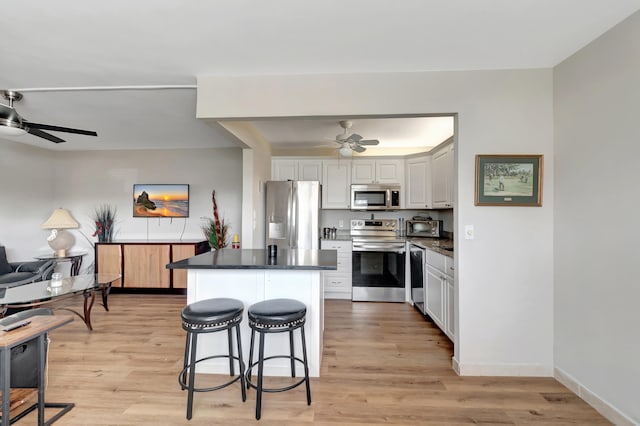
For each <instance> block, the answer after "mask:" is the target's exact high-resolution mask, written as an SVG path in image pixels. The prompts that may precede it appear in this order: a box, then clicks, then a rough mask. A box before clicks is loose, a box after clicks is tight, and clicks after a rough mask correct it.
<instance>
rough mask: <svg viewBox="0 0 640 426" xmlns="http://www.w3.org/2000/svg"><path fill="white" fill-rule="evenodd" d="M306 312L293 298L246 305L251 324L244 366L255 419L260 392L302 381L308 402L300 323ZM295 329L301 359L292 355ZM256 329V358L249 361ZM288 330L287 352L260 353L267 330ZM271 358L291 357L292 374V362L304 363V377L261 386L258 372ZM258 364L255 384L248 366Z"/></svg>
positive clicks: (293, 369) (305, 356) (283, 388)
mask: <svg viewBox="0 0 640 426" xmlns="http://www.w3.org/2000/svg"><path fill="white" fill-rule="evenodd" d="M306 315H307V307H306V306H305V304H304V303H302V302H299V301H297V300H293V299H271V300H265V301H263V302H258V303H255V304H253V305H251V306H250V307H249V310H248V311H247V316H248V318H249V327H251V346H250V349H249V367H248V369H247V388H249V387H252V388H254V389H256V390H257V395H256V419H257V420H260V415H261V411H262V392H284V391H288V390H291V389H293V388H295V387H297V386H299V385H301V384H302V383H305V384H306V387H307V405H311V389H310V387H309V366H308V364H307V345H306V341H305V337H304V323H305V320H306ZM296 329H299V330H300V336H301V340H302V359H300V358H297V357H296V356H295V352H294V347H293V331H294V330H296ZM256 332H257V333H258V334H259V335H260V343H259V346H258V361H256V362H254V361H253V348H254V341H255V334H256ZM285 332H288V333H289V355H273V356H269V357H266V358H265V357H264V340H265V335H266V334H268V333H285ZM274 358H289V359H290V360H291V377H296V370H295V362H296V361H297V362H300V363H302V365H303V366H304V378H302V379H301V380H299V381H297V382H295V383H294V384H292V385H290V386H285V387H282V388H264V387H263V386H262V383H263V380H262V372H263V367H264V361H267V360H270V359H274ZM256 365H257V366H258V384H257V385H256V384H254V383H253V382H252V381H251V370H252V368H253V367H254V366H256Z"/></svg>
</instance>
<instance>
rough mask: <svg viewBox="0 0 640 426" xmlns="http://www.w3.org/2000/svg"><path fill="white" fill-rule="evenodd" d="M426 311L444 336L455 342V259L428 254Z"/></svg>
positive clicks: (433, 252) (429, 252)
mask: <svg viewBox="0 0 640 426" xmlns="http://www.w3.org/2000/svg"><path fill="white" fill-rule="evenodd" d="M425 270H426V273H427V278H426V280H425V281H426V292H425V293H426V294H425V299H426V300H425V311H426V312H427V314H428V315H429V316H430V317H431V319H432V320H433V322H434V323H436V325H437V326H438V327H440V329H441V330H442V331H443V332H444V334H446V335H447V337H449V339H451V341H454V339H455V330H456V311H455V284H454V283H455V281H454V278H453V274H454V271H453V258H451V257H449V256H445V255H442V254H440V253H436V252H435V251H432V250H427V252H426V268H425Z"/></svg>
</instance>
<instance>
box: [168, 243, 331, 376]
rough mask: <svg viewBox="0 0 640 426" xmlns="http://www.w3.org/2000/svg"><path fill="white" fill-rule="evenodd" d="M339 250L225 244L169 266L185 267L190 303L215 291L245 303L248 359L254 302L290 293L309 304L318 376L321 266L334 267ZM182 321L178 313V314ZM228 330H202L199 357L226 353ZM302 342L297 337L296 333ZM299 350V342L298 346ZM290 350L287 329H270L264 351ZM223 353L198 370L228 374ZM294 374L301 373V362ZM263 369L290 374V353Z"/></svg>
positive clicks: (310, 346)
mask: <svg viewBox="0 0 640 426" xmlns="http://www.w3.org/2000/svg"><path fill="white" fill-rule="evenodd" d="M336 266H337V255H336V251H335V250H286V249H279V250H278V253H277V256H276V257H269V256H268V255H267V250H260V249H249V250H245V249H242V250H239V249H221V250H216V251H211V252H207V253H203V254H200V255H197V256H194V257H190V258H188V259H184V260H181V261H178V262H174V263H170V264H168V265H167V268H169V269H187V303H193V302H197V301H200V300H204V299H209V298H214V297H231V298H234V299H238V300H241V301H242V302H244V305H245V313H244V319H243V321H242V324H241V335H242V350H243V352H244V354H243V357H244V360H245V363H248V360H249V343H250V338H251V329H250V328H249V325H248V321H247V313H246V311H247V309H248V308H249V306H250V305H252V304H254V303H256V302H260V301H263V300H267V299H276V298H289V299H296V300H299V301H301V302H302V303H304V304H305V305H306V306H307V320H306V324H305V334H306V338H307V355H308V358H309V375H310V376H312V377H319V376H320V361H321V358H322V332H323V330H324V295H323V284H322V283H323V277H322V274H323V271H327V270H335V269H336ZM177 320H178V321H179V318H177ZM226 339H227V336H226V334H225V333H211V334H204V335H201V336H200V337H199V339H198V340H199V342H198V343H199V344H198V354H197V356H198V358H200V357H202V356H205V354H212V351H218V353H224V351H225V350H226V347H227V344H226ZM294 342H295V343H296V344H297V345H299V343H298V342H299V339H297V338H296V339H294ZM296 351H297V353H301V350H300V348H297V349H296ZM288 352H289V339H288V334H287V333H277V334H273V335H269V336H268V338H267V340H266V346H265V357H267V356H270V355H274V354H278V355H286V354H288ZM228 368H229V364H228V361H226V360H225V359H212V360H209V361H205V362H202V363H200V364H199V365H198V370H197V371H198V372H199V373H224V374H228ZM298 368H299V370H300V371H296V375H301V374H303V372H302V368H301V367H298ZM264 374H265V375H271V376H287V375H289V374H290V365H289V362H288V360H286V359H274V360H272V361H269V362H267V363H265V370H264Z"/></svg>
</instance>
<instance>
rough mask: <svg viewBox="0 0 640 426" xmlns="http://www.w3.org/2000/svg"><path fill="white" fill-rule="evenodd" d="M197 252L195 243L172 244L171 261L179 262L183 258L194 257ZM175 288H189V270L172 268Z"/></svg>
mask: <svg viewBox="0 0 640 426" xmlns="http://www.w3.org/2000/svg"><path fill="white" fill-rule="evenodd" d="M195 254H196V247H195V245H191V244H173V245H172V246H171V262H177V261H179V260H182V259H187V258H189V257H193V256H195ZM171 273H172V274H173V276H172V280H171V281H172V284H173V288H187V270H186V269H172V270H171Z"/></svg>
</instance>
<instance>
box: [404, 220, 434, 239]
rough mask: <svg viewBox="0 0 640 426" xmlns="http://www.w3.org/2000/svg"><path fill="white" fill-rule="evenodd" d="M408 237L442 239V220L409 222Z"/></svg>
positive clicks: (407, 224)
mask: <svg viewBox="0 0 640 426" xmlns="http://www.w3.org/2000/svg"><path fill="white" fill-rule="evenodd" d="M406 227H407V229H406V235H407V237H424V238H440V236H441V235H440V233H441V232H442V221H441V220H407V221H406Z"/></svg>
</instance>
